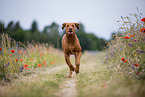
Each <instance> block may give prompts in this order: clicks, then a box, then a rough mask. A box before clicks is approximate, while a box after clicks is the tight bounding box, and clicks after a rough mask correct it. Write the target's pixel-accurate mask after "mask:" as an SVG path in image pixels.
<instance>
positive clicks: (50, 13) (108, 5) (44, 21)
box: [0, 0, 145, 40]
mask: <svg viewBox="0 0 145 97" xmlns="http://www.w3.org/2000/svg"><path fill="white" fill-rule="evenodd" d="M136 7H138V9H139V11H140V12H142V13H143V15H144V17H145V0H0V20H2V21H4V23H5V25H7V24H8V23H9V22H10V21H14V22H17V21H19V22H20V25H21V27H22V28H23V29H30V28H31V24H32V21H33V20H36V21H37V23H38V26H39V30H40V31H42V30H43V28H44V27H45V26H47V25H50V24H51V23H52V22H56V23H57V24H59V26H60V28H61V26H62V23H65V22H77V23H80V22H81V23H82V24H83V25H84V27H85V31H86V32H87V33H94V34H95V35H96V36H98V37H99V38H104V39H106V40H108V39H110V36H111V33H112V32H115V31H117V29H118V25H117V23H116V21H118V20H120V19H121V16H123V17H125V16H129V13H136V12H137V9H136Z"/></svg>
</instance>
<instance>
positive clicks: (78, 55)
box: [75, 52, 81, 74]
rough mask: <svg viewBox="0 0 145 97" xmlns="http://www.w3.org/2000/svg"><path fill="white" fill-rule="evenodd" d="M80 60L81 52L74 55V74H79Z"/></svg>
mask: <svg viewBox="0 0 145 97" xmlns="http://www.w3.org/2000/svg"><path fill="white" fill-rule="evenodd" d="M80 58H81V52H76V53H75V65H76V67H75V72H76V74H77V73H79V66H80Z"/></svg>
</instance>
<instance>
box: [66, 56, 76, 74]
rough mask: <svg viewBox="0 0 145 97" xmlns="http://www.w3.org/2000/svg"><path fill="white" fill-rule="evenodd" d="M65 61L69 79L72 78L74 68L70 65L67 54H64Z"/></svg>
mask: <svg viewBox="0 0 145 97" xmlns="http://www.w3.org/2000/svg"><path fill="white" fill-rule="evenodd" d="M65 61H66V63H67V65H68V66H69V69H70V72H69V75H68V77H71V76H72V72H73V71H74V69H75V68H74V67H73V65H72V64H71V62H70V58H69V55H68V54H65Z"/></svg>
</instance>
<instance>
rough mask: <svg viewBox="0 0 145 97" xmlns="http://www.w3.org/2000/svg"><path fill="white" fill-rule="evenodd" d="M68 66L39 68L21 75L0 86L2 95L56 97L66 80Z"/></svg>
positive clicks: (10, 96) (7, 96)
mask: <svg viewBox="0 0 145 97" xmlns="http://www.w3.org/2000/svg"><path fill="white" fill-rule="evenodd" d="M66 70H67V68H66V66H65V67H64V66H62V65H61V66H56V67H53V68H48V67H47V68H46V71H44V70H41V69H38V70H37V71H35V73H34V74H31V75H27V76H21V78H20V79H17V80H13V82H11V83H7V84H6V85H4V86H1V88H0V91H1V92H0V96H1V97H54V96H55V93H56V92H57V91H58V89H59V86H60V84H62V82H64V81H65V80H66V75H67V72H66Z"/></svg>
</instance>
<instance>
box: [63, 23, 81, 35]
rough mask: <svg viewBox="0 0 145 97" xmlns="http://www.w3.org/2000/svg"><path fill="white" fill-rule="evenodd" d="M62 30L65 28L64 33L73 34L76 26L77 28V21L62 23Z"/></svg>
mask: <svg viewBox="0 0 145 97" xmlns="http://www.w3.org/2000/svg"><path fill="white" fill-rule="evenodd" d="M62 25H63V26H62V30H63V29H64V28H65V30H66V35H75V30H76V28H77V29H79V25H80V24H79V23H63V24H62Z"/></svg>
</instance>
